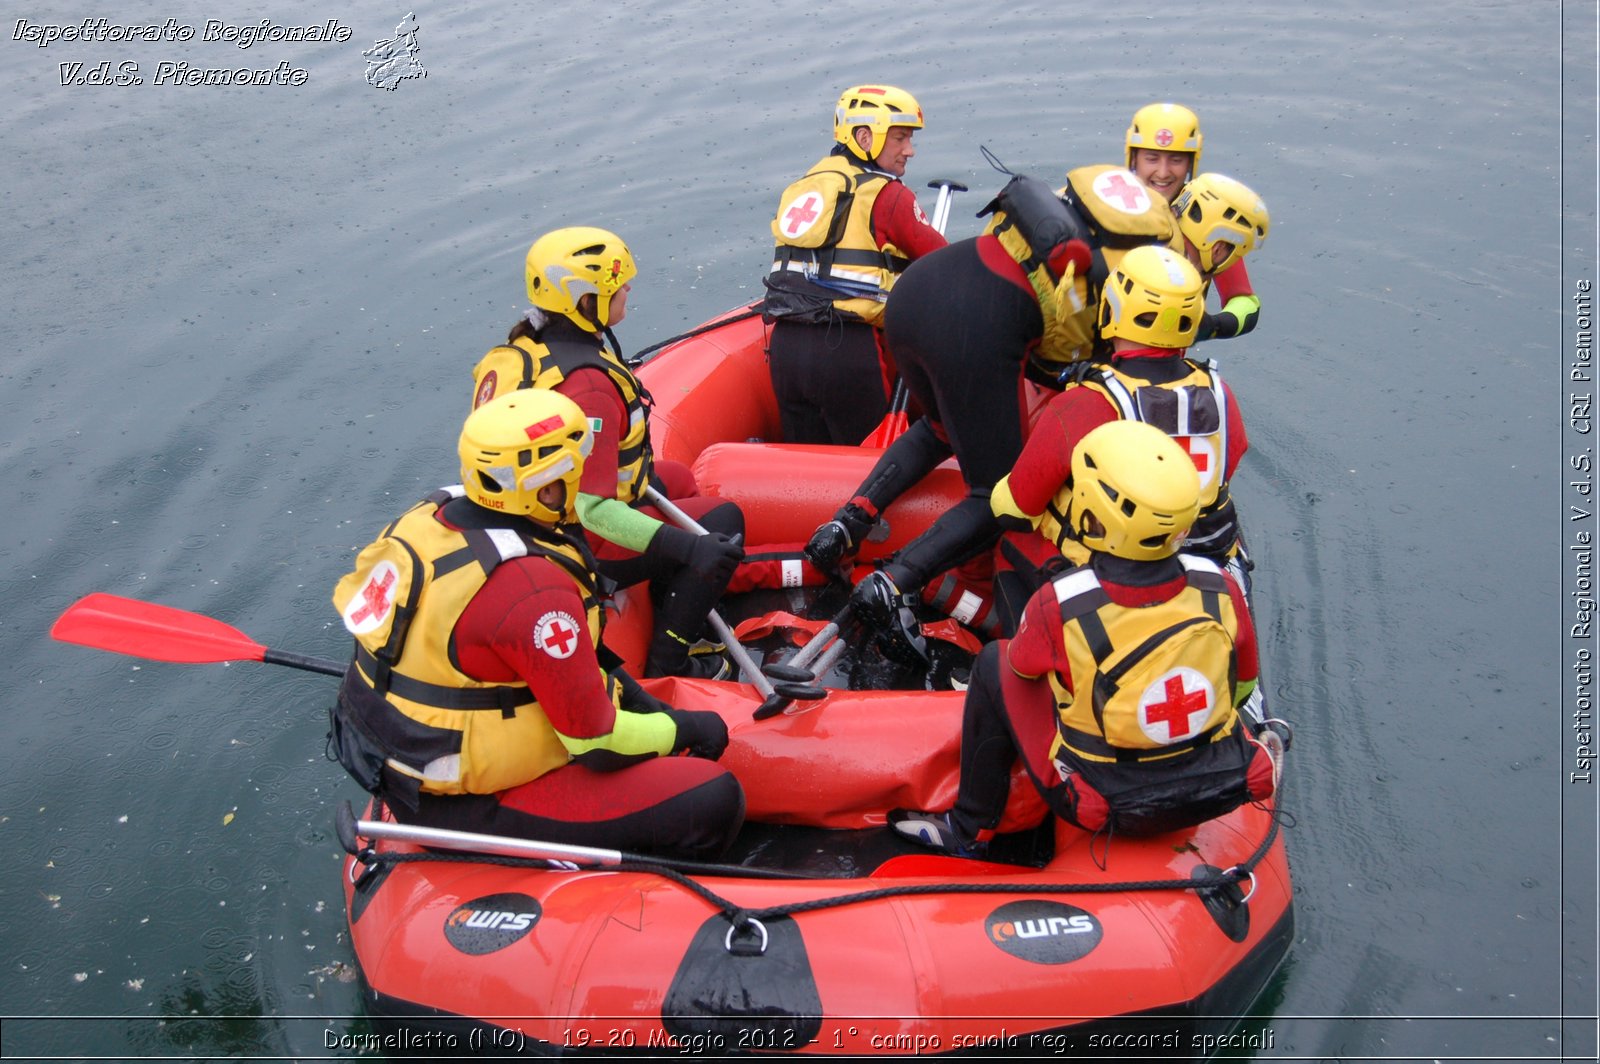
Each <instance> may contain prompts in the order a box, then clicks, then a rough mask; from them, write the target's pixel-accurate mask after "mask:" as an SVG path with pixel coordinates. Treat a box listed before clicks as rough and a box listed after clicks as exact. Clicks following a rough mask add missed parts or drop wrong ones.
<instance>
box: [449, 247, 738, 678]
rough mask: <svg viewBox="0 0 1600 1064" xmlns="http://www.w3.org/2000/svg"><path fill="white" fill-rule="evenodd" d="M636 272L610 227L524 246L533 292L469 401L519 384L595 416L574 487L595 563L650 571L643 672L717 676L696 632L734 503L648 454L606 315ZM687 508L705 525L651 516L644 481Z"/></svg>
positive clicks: (734, 527)
mask: <svg viewBox="0 0 1600 1064" xmlns="http://www.w3.org/2000/svg"><path fill="white" fill-rule="evenodd" d="M637 273H638V267H637V266H635V264H634V260H633V254H632V252H630V251H629V250H628V246H627V245H626V244H624V243H623V242H622V239H621V238H620V237H618V236H617V235H616V234H615V233H612V232H609V231H608V230H605V229H597V228H594V227H591V226H574V227H570V228H566V229H557V230H555V231H553V232H550V233H547V234H545V235H544V236H542V237H540V238H539V239H538V240H536V241H534V243H533V246H532V247H530V248H529V249H528V256H527V264H526V278H527V286H528V300H529V302H531V303H532V304H533V306H532V308H530V309H529V310H528V312H527V314H526V315H525V316H524V317H523V318H522V319H520V320H519V321H518V322H517V323H516V325H514V326H513V327H512V329H511V332H510V335H509V336H508V337H507V339H506V342H505V343H504V344H502V345H500V346H499V347H495V348H493V349H492V350H490V351H489V353H488V354H486V355H484V356H483V358H482V359H481V360H480V361H479V362H478V365H477V368H476V369H475V370H474V371H473V389H474V391H473V406H474V407H479V406H482V405H483V404H485V403H487V402H488V401H489V400H491V399H493V398H494V397H495V396H497V395H502V394H504V393H506V392H509V391H512V390H515V389H518V388H549V389H552V390H554V391H557V392H560V393H562V394H563V395H566V396H568V397H569V398H571V399H572V400H573V401H574V402H576V403H577V404H578V405H579V406H580V407H582V408H583V412H584V414H585V415H586V416H587V417H588V418H589V421H590V424H591V425H592V426H593V427H594V433H595V443H594V456H593V458H592V459H591V460H590V462H589V463H588V465H587V467H586V471H585V473H584V477H583V482H582V485H581V488H582V491H581V493H580V494H579V495H578V498H577V513H578V518H579V520H580V521H581V522H582V524H583V527H584V528H585V529H587V530H588V532H589V543H590V546H591V547H592V548H593V549H594V551H595V555H596V557H597V558H598V559H599V571H600V574H601V575H602V576H604V577H606V578H607V579H609V580H612V581H614V582H615V583H616V584H617V586H619V587H631V586H633V585H634V584H638V583H641V582H643V581H646V580H648V581H649V582H650V596H651V599H652V601H653V602H654V604H655V618H656V620H655V633H654V635H653V637H652V639H651V642H650V649H649V653H648V657H647V658H646V661H645V671H644V674H645V675H646V676H695V677H700V678H703V679H722V678H724V677H726V676H728V675H729V674H730V673H731V672H732V663H731V662H730V661H729V660H728V659H727V657H726V656H725V655H724V654H723V653H722V648H720V647H718V646H715V645H713V644H709V643H706V642H705V641H704V640H703V639H702V638H701V637H702V636H703V635H704V634H705V628H706V615H707V613H709V612H710V610H711V609H712V608H713V607H715V605H716V602H717V599H718V598H720V597H721V595H722V592H723V590H724V589H725V588H726V587H727V585H728V580H729V579H730V578H731V577H732V575H733V572H734V569H735V568H736V567H737V566H738V564H739V561H740V560H741V559H742V558H743V557H744V550H743V548H742V547H741V546H740V543H739V541H740V539H741V538H742V536H743V534H744V514H743V513H741V512H740V510H739V507H738V506H737V505H735V504H734V503H731V502H728V501H726V500H723V499H717V498H713V497H709V496H703V495H701V494H700V492H699V488H698V486H697V485H696V484H695V479H694V474H693V473H692V472H690V470H689V467H688V466H685V465H683V464H682V463H679V462H657V461H656V460H655V456H654V453H653V452H652V450H651V447H650V394H649V392H647V391H646V390H645V387H644V385H643V384H642V383H641V382H640V380H639V378H638V377H636V376H635V375H634V373H633V370H632V369H631V368H630V367H629V366H628V364H627V363H626V362H625V361H624V360H623V358H622V355H621V348H620V346H619V345H618V343H617V338H616V335H615V334H614V333H613V332H612V331H611V327H612V326H613V325H615V324H617V323H618V322H620V321H622V319H623V317H624V316H625V315H626V314H627V311H628V292H629V290H630V289H631V288H632V281H633V278H634V276H635V275H636V274H637ZM651 486H653V487H654V488H655V489H656V491H658V492H659V493H660V494H661V495H662V496H663V497H664V498H666V499H669V500H671V501H672V502H674V503H676V504H677V505H678V507H679V508H680V509H682V510H683V511H684V512H685V513H687V514H688V515H689V516H690V517H693V518H694V519H695V520H697V521H698V522H699V523H700V525H701V527H703V528H704V529H705V530H706V534H705V535H697V534H695V533H692V532H688V531H685V530H684V529H681V528H678V527H677V526H675V525H671V524H667V523H665V522H664V521H662V520H661V517H662V514H661V513H660V511H658V510H656V509H655V508H654V507H651V506H649V505H647V504H646V503H645V502H644V492H645V488H646V487H651Z"/></svg>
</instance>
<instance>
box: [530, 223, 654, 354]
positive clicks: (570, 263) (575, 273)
mask: <svg viewBox="0 0 1600 1064" xmlns="http://www.w3.org/2000/svg"><path fill="white" fill-rule="evenodd" d="M638 272H639V268H638V267H637V266H635V265H634V263H633V252H631V251H629V250H628V245H626V244H624V243H623V242H622V238H621V237H619V236H618V235H617V234H615V233H613V232H611V231H610V230H607V229H596V228H595V227H594V226H591V225H575V226H569V227H568V228H566V229H557V230H555V231H553V232H549V233H546V234H545V235H544V236H542V237H540V238H539V239H538V240H535V241H534V242H533V246H532V247H530V248H529V249H528V261H527V279H528V302H530V303H532V304H533V305H534V306H536V307H538V308H539V309H540V310H548V311H551V312H552V313H555V314H562V315H565V316H566V317H568V318H571V319H572V321H573V323H574V324H576V325H578V326H579V327H580V328H583V329H589V330H593V329H594V328H595V327H596V326H605V325H609V324H611V297H612V296H614V295H616V294H617V290H618V289H619V288H621V287H622V286H623V285H625V284H627V283H628V282H629V281H631V280H633V278H634V275H635V274H637V273H638ZM591 292H592V293H594V296H595V308H594V312H595V317H596V319H597V320H595V321H590V320H588V319H587V318H585V317H584V316H583V315H582V314H581V313H579V311H578V300H579V299H580V298H581V297H583V296H585V295H587V294H589V293H591Z"/></svg>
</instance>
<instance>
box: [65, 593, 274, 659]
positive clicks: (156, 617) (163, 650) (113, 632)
mask: <svg viewBox="0 0 1600 1064" xmlns="http://www.w3.org/2000/svg"><path fill="white" fill-rule="evenodd" d="M50 636H51V638H53V639H59V640H60V641H61V642H63V643H77V644H79V645H80V646H86V647H94V648H95V649H96V650H109V651H112V652H113V653H117V654H131V655H133V656H134V657H137V658H150V659H151V660H153V661H177V662H185V663H189V664H200V663H204V662H212V661H262V660H264V659H263V655H265V654H266V652H267V648H266V647H264V646H262V645H261V644H260V643H257V642H256V641H255V640H254V639H251V638H250V637H249V636H247V635H245V634H244V633H243V632H241V631H239V630H238V629H237V628H235V627H233V626H232V625H228V624H224V623H223V622H221V621H219V620H217V619H216V618H215V617H207V616H205V615H204V614H199V613H190V612H189V611H188V610H180V609H175V608H174V607H172V606H161V605H157V604H156V603H153V602H140V601H138V600H137V599H130V598H122V597H121V596H120V595H108V594H106V593H104V592H99V591H97V592H95V593H94V594H92V595H85V596H84V597H83V598H81V599H79V600H78V601H77V602H74V603H73V604H72V605H71V606H68V607H67V609H66V612H65V613H63V614H62V615H61V616H60V617H58V618H57V619H56V623H55V624H53V625H52V626H51V627H50Z"/></svg>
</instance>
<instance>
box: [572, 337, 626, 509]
mask: <svg viewBox="0 0 1600 1064" xmlns="http://www.w3.org/2000/svg"><path fill="white" fill-rule="evenodd" d="M556 390H557V391H559V392H560V393H561V394H562V395H565V396H566V397H567V398H568V399H571V400H572V401H573V402H574V403H577V404H578V406H579V407H580V408H582V410H583V413H584V416H585V417H587V418H588V419H589V420H590V422H591V423H592V422H594V421H596V420H598V421H599V422H600V431H598V432H596V433H595V434H594V448H593V450H591V451H590V452H589V459H588V461H586V462H585V463H584V465H583V479H582V480H580V481H578V490H579V491H583V492H587V493H588V494H590V495H595V496H598V497H599V498H602V499H611V498H615V497H616V494H617V447H618V445H619V444H620V443H621V442H622V436H623V433H625V432H626V431H627V428H628V408H627V407H626V406H625V405H623V402H622V396H621V394H620V393H618V391H617V386H616V385H614V384H612V383H611V378H610V377H607V376H606V375H605V373H604V372H603V371H601V370H598V369H590V368H584V369H580V370H577V371H575V372H574V373H573V374H572V375H571V376H570V377H568V378H567V379H566V380H564V381H562V382H561V387H559V388H557V389H556Z"/></svg>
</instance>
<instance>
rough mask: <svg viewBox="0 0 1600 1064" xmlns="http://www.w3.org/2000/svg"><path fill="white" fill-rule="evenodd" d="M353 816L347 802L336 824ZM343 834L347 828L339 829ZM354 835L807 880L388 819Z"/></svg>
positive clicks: (602, 864)
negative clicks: (398, 822)
mask: <svg viewBox="0 0 1600 1064" xmlns="http://www.w3.org/2000/svg"><path fill="white" fill-rule="evenodd" d="M349 815H350V805H349V803H348V802H346V803H345V804H344V805H343V806H342V807H341V809H340V810H339V813H338V817H337V819H339V820H344V818H345V817H347V816H349ZM340 827H341V831H340V834H341V835H343V834H344V825H340ZM353 827H354V836H355V837H356V838H358V839H374V840H378V839H387V840H390V841H393V842H409V843H415V844H416V845H418V846H426V847H429V848H430V849H435V850H452V851H455V852H458V853H479V854H485V855H488V856H498V857H526V858H533V859H536V860H544V861H568V862H571V863H572V864H576V865H582V866H584V867H592V868H617V867H619V866H621V865H623V864H652V865H660V866H661V867H663V868H672V869H676V870H678V871H681V872H696V873H700V874H702V875H707V874H718V875H727V876H745V877H749V878H752V879H803V878H805V877H803V876H800V875H797V874H795V873H792V872H779V871H775V870H773V869H769V868H745V867H743V866H742V865H722V864H707V863H704V862H701V861H688V860H682V859H679V858H672V857H655V856H650V855H647V854H634V853H628V852H626V851H624V850H607V849H602V848H600V847H597V846H573V845H570V844H567V843H562V842H540V841H538V840H536V839H517V838H511V837H509V836H506V835H483V834H479V833H477V832H471V831H453V830H450V829H448V828H429V827H421V826H418V825H415V824H397V823H394V822H392V821H387V820H356V821H355V823H354V825H353Z"/></svg>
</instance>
